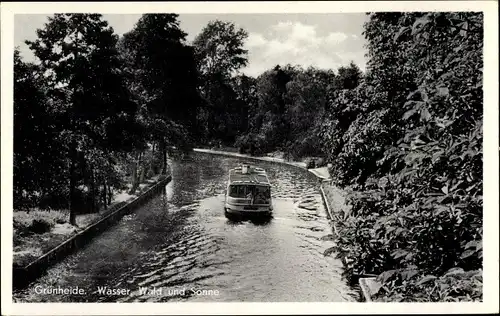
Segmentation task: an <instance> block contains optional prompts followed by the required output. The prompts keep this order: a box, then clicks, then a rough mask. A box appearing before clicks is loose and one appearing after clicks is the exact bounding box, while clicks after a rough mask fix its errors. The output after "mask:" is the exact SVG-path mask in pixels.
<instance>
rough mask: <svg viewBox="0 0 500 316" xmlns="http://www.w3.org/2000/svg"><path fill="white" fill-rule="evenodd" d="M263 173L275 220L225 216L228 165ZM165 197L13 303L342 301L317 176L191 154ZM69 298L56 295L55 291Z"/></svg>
mask: <svg viewBox="0 0 500 316" xmlns="http://www.w3.org/2000/svg"><path fill="white" fill-rule="evenodd" d="M244 162H245V163H251V164H254V165H258V166H259V167H262V168H265V169H266V170H267V171H268V175H269V179H270V181H271V184H272V190H273V192H272V197H273V203H274V217H273V218H272V219H271V220H270V221H268V222H263V223H258V222H251V221H242V222H230V221H228V220H227V219H226V218H225V217H224V212H223V203H224V190H225V186H226V180H227V172H228V169H229V168H232V167H235V166H237V165H239V164H241V163H244ZM171 165H172V173H173V174H172V178H173V180H172V181H171V182H170V183H169V184H168V185H167V187H166V192H165V194H163V195H159V196H157V197H156V198H154V199H152V200H151V201H150V202H149V203H147V204H146V205H144V206H143V207H141V208H140V209H138V210H137V211H136V212H135V213H134V214H132V215H128V216H126V217H124V218H123V219H122V220H121V221H120V222H118V223H117V224H116V225H115V226H113V227H112V228H111V229H109V230H108V231H106V232H104V233H103V234H102V235H100V236H99V237H97V238H95V239H94V240H93V241H92V242H90V243H89V244H88V245H87V246H86V247H85V248H84V249H82V250H81V251H79V252H77V253H76V254H74V255H72V256H70V257H68V258H66V259H65V260H63V261H62V262H60V263H58V264H56V265H55V266H53V267H52V268H51V269H49V270H48V271H47V273H46V274H45V275H44V276H42V277H41V278H39V279H38V280H37V281H36V282H35V283H33V284H31V285H30V286H29V287H27V288H26V289H24V290H22V291H20V292H17V293H14V294H13V296H14V300H15V301H16V302H176V301H205V302H211V301H233V302H242V301H260V302H346V301H356V293H355V291H354V290H353V289H351V288H350V287H349V286H348V285H347V284H346V281H345V280H343V279H342V278H341V273H342V263H341V261H340V260H339V259H336V258H335V255H331V256H324V255H323V253H324V251H325V250H326V249H328V248H330V247H331V246H332V245H333V242H332V241H331V240H329V238H328V235H330V234H331V233H332V229H331V227H330V225H329V223H328V219H327V216H326V212H325V209H324V207H323V203H322V200H321V195H320V192H319V183H318V180H317V179H316V178H315V177H314V176H313V175H312V174H310V173H308V172H307V171H303V170H300V169H298V168H295V167H292V166H288V165H280V164H273V163H268V162H256V161H254V160H245V159H241V158H232V157H231V158H230V157H223V156H218V155H210V154H203V153H193V154H192V155H191V156H190V157H187V158H183V159H180V158H179V159H177V160H173V161H171ZM64 291H66V292H70V293H66V294H64V293H62V294H61V292H64Z"/></svg>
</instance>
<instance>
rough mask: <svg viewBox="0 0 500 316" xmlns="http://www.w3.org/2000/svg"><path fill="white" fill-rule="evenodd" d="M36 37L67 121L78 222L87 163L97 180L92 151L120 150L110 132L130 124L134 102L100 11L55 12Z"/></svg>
mask: <svg viewBox="0 0 500 316" xmlns="http://www.w3.org/2000/svg"><path fill="white" fill-rule="evenodd" d="M37 36H38V38H37V39H36V40H35V41H27V42H26V43H27V44H28V45H29V46H30V48H31V49H32V50H33V52H34V54H35V56H36V57H38V59H39V60H40V61H41V71H43V73H44V74H45V75H47V76H48V79H47V80H48V81H49V83H48V90H49V95H50V97H51V98H52V99H53V100H54V103H53V104H54V106H56V107H57V108H56V111H57V112H58V113H59V114H60V115H61V116H62V117H64V118H65V119H66V124H64V125H63V126H62V131H61V134H62V135H63V137H65V141H66V142H67V144H68V152H67V155H68V160H69V178H70V179H69V204H70V205H69V208H70V223H71V224H73V225H75V224H76V222H75V216H76V207H77V188H76V187H77V184H78V182H79V178H80V179H82V178H83V176H84V174H83V172H85V166H87V167H90V172H91V174H92V176H91V179H92V181H94V179H95V168H98V166H99V164H97V163H96V162H93V161H89V163H85V159H88V158H90V157H92V156H95V155H89V154H90V152H92V151H95V150H98V149H99V148H101V149H100V150H99V151H101V152H103V153H105V154H109V153H110V150H115V149H121V145H116V146H114V147H113V148H109V147H108V146H110V145H112V144H116V143H115V142H114V141H111V139H114V140H116V139H117V138H118V139H119V138H120V137H112V136H111V133H110V131H114V132H120V130H119V129H117V128H116V125H115V128H113V124H114V123H116V122H120V121H121V122H122V123H121V124H123V123H124V122H129V121H130V118H131V117H133V116H134V113H135V111H136V106H135V104H134V103H133V102H131V101H130V96H129V94H128V90H127V89H126V86H125V84H124V80H123V77H122V76H121V73H120V68H121V64H120V60H119V58H118V53H117V51H116V42H117V36H116V35H114V34H113V29H112V28H111V27H109V26H108V23H107V22H106V21H103V20H102V16H101V15H99V14H55V15H54V16H53V17H50V18H49V21H48V23H46V24H45V26H44V28H43V29H38V30H37ZM117 124H118V125H120V123H117ZM122 126H123V125H122ZM82 161H83V164H82ZM93 185H94V182H92V186H93Z"/></svg>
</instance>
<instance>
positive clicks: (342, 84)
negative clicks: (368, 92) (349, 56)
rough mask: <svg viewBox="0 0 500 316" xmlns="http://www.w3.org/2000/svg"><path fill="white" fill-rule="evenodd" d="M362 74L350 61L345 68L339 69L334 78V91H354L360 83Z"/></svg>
mask: <svg viewBox="0 0 500 316" xmlns="http://www.w3.org/2000/svg"><path fill="white" fill-rule="evenodd" d="M362 75H363V73H362V72H361V70H360V69H359V67H358V66H357V65H356V64H355V63H354V62H353V61H351V62H350V63H349V65H348V66H347V67H344V66H342V67H340V68H339V69H338V71H337V76H336V78H335V85H334V86H335V89H336V90H342V89H354V88H356V87H357V86H358V84H359V83H360V80H361V77H362Z"/></svg>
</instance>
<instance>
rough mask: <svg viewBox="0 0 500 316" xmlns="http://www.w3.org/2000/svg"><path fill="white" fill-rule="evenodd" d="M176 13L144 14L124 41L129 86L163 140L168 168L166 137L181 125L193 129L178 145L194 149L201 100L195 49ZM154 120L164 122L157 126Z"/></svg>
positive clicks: (156, 136)
mask: <svg viewBox="0 0 500 316" xmlns="http://www.w3.org/2000/svg"><path fill="white" fill-rule="evenodd" d="M177 18H178V15H177V14H144V15H143V16H142V17H141V18H140V19H139V21H138V22H137V23H136V25H135V27H134V29H133V30H132V31H130V32H128V33H126V34H124V36H123V39H122V40H121V41H120V44H119V47H120V51H121V54H122V57H123V59H124V60H126V64H127V66H128V71H129V74H130V77H131V78H130V80H129V86H130V87H131V90H133V91H134V94H135V96H136V99H137V100H139V102H140V103H141V104H142V106H143V110H144V111H143V116H144V118H145V120H146V121H147V122H149V123H148V124H149V126H150V128H149V130H150V131H152V133H151V134H150V135H151V137H153V139H154V140H155V141H158V142H159V144H160V148H161V151H162V155H163V161H164V167H163V170H164V172H166V168H167V163H166V158H167V146H168V144H167V139H169V138H170V139H173V137H172V136H173V135H179V134H181V130H179V129H178V128H182V131H184V130H185V131H186V132H188V135H185V137H183V138H181V139H179V140H183V141H182V142H177V145H178V146H179V147H181V148H182V149H186V150H188V149H189V147H190V146H191V143H192V139H193V137H194V136H195V135H196V130H197V126H196V116H195V115H193V113H196V112H197V108H198V107H199V104H200V102H201V100H200V98H199V93H198V91H197V86H198V73H197V69H196V63H195V59H194V49H193V48H192V47H191V46H188V45H186V43H185V37H186V33H184V32H183V31H182V30H181V29H180V27H179V21H178V20H177ZM155 120H156V122H157V123H158V124H159V125H158V126H161V128H156V129H154V126H152V125H151V124H152V123H153V122H154V121H155ZM160 121H161V122H160ZM155 124H156V123H155ZM166 126H169V127H170V128H166ZM181 126H182V127H181ZM163 127H165V128H163Z"/></svg>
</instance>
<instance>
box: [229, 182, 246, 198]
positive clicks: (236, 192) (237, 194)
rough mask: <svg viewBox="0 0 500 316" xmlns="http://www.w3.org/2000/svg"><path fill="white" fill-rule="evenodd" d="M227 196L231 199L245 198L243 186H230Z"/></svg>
mask: <svg viewBox="0 0 500 316" xmlns="http://www.w3.org/2000/svg"><path fill="white" fill-rule="evenodd" d="M229 196H230V197H233V198H245V186H243V185H230V186H229Z"/></svg>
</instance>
